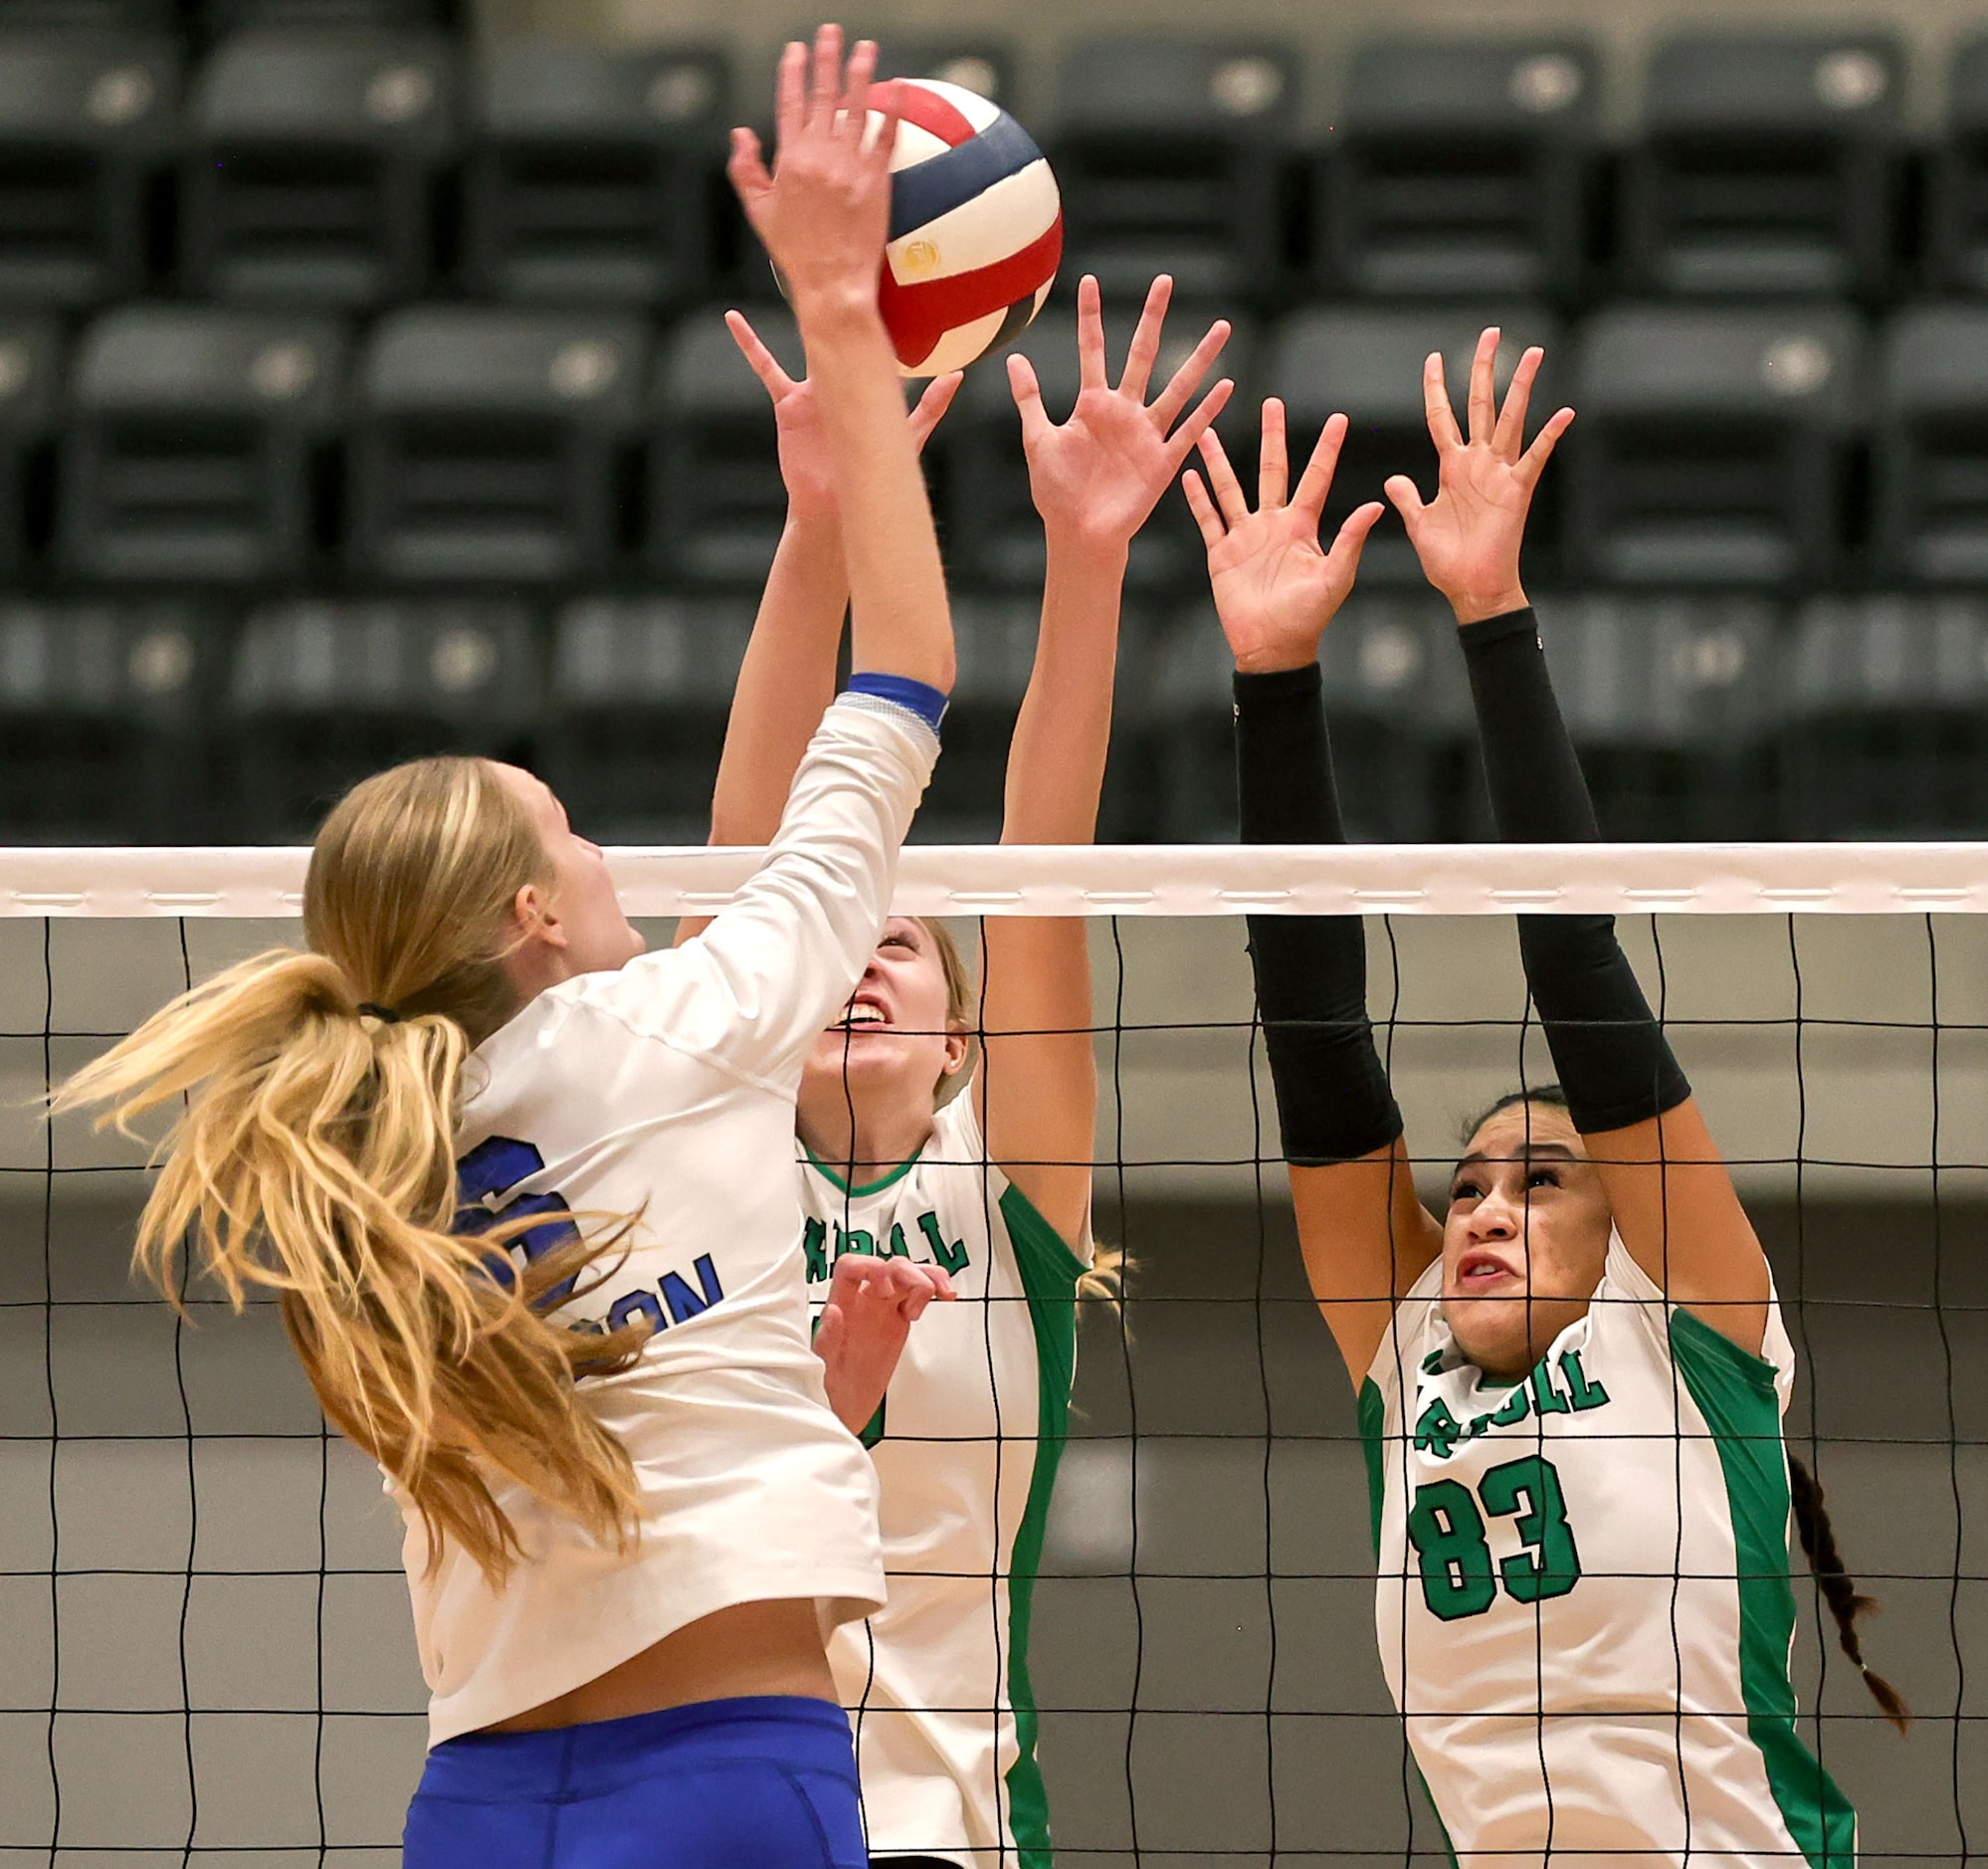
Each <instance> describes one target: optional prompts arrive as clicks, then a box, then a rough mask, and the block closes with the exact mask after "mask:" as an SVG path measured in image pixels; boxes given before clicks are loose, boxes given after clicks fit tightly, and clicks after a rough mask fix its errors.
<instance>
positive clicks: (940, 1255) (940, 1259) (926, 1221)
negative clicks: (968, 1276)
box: [918, 1208, 966, 1278]
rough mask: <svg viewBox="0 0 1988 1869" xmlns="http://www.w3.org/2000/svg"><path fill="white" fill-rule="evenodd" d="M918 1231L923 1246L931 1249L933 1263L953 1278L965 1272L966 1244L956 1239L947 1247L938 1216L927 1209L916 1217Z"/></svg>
mask: <svg viewBox="0 0 1988 1869" xmlns="http://www.w3.org/2000/svg"><path fill="white" fill-rule="evenodd" d="M918 1231H919V1232H920V1233H922V1234H923V1235H924V1236H925V1244H926V1245H927V1246H929V1247H930V1248H931V1249H932V1259H933V1261H934V1263H936V1264H938V1265H941V1266H943V1267H944V1268H945V1270H946V1271H947V1273H948V1274H950V1275H951V1276H952V1277H954V1278H957V1277H958V1276H959V1274H960V1273H962V1272H964V1271H965V1270H966V1242H965V1241H964V1240H963V1239H956V1240H954V1241H953V1242H952V1244H951V1245H950V1246H948V1245H947V1244H946V1243H945V1234H944V1233H943V1232H942V1231H940V1229H939V1221H938V1215H937V1214H935V1213H933V1212H932V1211H931V1210H930V1209H929V1208H928V1209H927V1210H926V1211H925V1212H923V1213H921V1214H919V1215H918Z"/></svg>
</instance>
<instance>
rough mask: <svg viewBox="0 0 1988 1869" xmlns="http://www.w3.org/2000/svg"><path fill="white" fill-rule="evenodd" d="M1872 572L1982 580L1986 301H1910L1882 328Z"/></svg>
mask: <svg viewBox="0 0 1988 1869" xmlns="http://www.w3.org/2000/svg"><path fill="white" fill-rule="evenodd" d="M1878 377H1879V391H1878V411H1877V447H1876V465H1877V486H1878V500H1877V527H1876V534H1877V535H1876V540H1875V543H1876V551H1877V559H1878V574H1879V575H1880V576H1881V577H1884V578H1896V579H1900V580H1903V581H1906V582H1910V583H1919V584H1979V583H1981V582H1982V581H1983V579H1984V578H1988V307H1980V306H1969V305H1926V306H1914V307H1911V308H1909V309H1908V310H1906V311H1901V312H1899V313H1898V314H1897V315H1896V316H1895V317H1894V318H1893V319H1892V320H1891V321H1890V323H1889V325H1888V326H1887V327H1886V329H1885V330H1884V332H1883V333H1882V344H1881V353H1880V357H1879V365H1878Z"/></svg>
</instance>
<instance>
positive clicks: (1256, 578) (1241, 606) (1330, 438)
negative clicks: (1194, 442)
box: [1182, 396, 1387, 675]
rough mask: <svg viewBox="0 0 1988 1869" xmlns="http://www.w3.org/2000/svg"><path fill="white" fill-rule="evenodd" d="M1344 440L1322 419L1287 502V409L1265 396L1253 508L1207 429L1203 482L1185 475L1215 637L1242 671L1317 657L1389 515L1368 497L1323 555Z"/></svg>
mask: <svg viewBox="0 0 1988 1869" xmlns="http://www.w3.org/2000/svg"><path fill="white" fill-rule="evenodd" d="M1345 440H1346V418H1345V417H1344V416H1343V415H1335V416H1332V417H1330V418H1329V419H1328V420H1327V421H1326V424H1325V428H1324V431H1323V432H1322V433H1321V434H1320V435H1319V437H1318V444H1317V446H1316V447H1314V448H1313V449H1312V451H1311V459H1310V460H1309V461H1308V462H1306V463H1305V467H1304V473H1303V476H1302V477H1301V478H1300V479H1299V481H1298V483H1297V492H1296V494H1295V495H1294V496H1293V497H1292V499H1291V501H1290V502H1289V504H1287V503H1286V499H1285V492H1286V488H1287V487H1288V485H1289V483H1290V478H1291V470H1290V456H1289V445H1288V443H1287V440H1286V436H1285V411H1284V404H1283V403H1282V402H1280V401H1279V400H1278V399H1277V398H1276V397H1275V396H1273V397H1272V398H1271V399H1270V400H1269V401H1268V402H1266V403H1265V404H1264V427H1263V443H1262V448H1261V452H1260V456H1259V460H1258V468H1257V510H1256V512H1254V513H1252V512H1251V511H1250V503H1249V500H1248V499H1247V497H1246V496H1245V495H1244V493H1243V489H1242V486H1241V484H1240V483H1239V482H1238V481H1237V479H1236V470H1235V469H1234V468H1232V467H1231V466H1230V465H1229V457H1228V455H1227V453H1226V452H1224V450H1223V447H1222V439H1221V437H1220V436H1219V435H1217V434H1216V433H1215V431H1214V430H1213V429H1210V430H1209V431H1208V432H1207V434H1205V435H1203V436H1202V438H1201V461H1202V465H1203V467H1204V468H1205V469H1206V470H1207V474H1208V480H1207V483H1206V485H1204V484H1203V482H1202V478H1201V476H1200V475H1199V474H1197V473H1196V472H1195V471H1194V470H1193V469H1192V468H1189V469H1188V471H1187V473H1186V475H1185V476H1184V477H1183V480H1182V485H1183V486H1184V487H1185V489H1186V491H1187V504H1188V505H1189V506H1190V507H1191V508H1193V510H1194V519H1195V523H1196V524H1198V525H1199V526H1200V527H1201V540H1202V543H1203V544H1205V545H1206V546H1207V547H1208V581H1209V583H1210V584H1211V585H1213V586H1214V591H1215V610H1216V614H1217V615H1218V616H1220V618H1221V619H1222V633H1223V635H1225V636H1226V637H1228V639H1229V648H1230V651H1231V652H1232V653H1233V654H1234V656H1235V658H1236V667H1237V668H1238V669H1240V670H1241V671H1242V672H1243V673H1244V674H1246V675H1262V674H1266V673H1268V672H1269V671H1271V670H1274V669H1295V668H1301V667H1302V666H1303V665H1304V664H1305V663H1307V662H1313V661H1316V660H1317V657H1318V639H1319V637H1321V636H1322V635H1323V634H1324V633H1325V626H1326V624H1328V623H1329V622H1331V620H1332V618H1333V617H1334V616H1335V615H1336V614H1337V612H1338V609H1339V606H1340V605H1341V604H1342V603H1344V602H1345V601H1346V596H1347V593H1348V592H1349V591H1351V589H1352V588H1353V578H1354V576H1355V574H1356V573H1357V572H1358V570H1359V568H1360V553H1361V551H1362V550H1363V549H1365V546H1366V542H1367V534H1368V533H1369V532H1370V531H1372V530H1373V528H1374V522H1375V520H1377V519H1379V518H1380V516H1381V515H1382V514H1383V513H1385V512H1386V511H1387V509H1386V508H1385V507H1383V506H1382V505H1381V503H1380V502H1379V501H1378V500H1373V501H1369V502H1368V503H1367V504H1366V505H1365V506H1363V507H1360V508H1358V509H1357V510H1355V511H1354V512H1352V513H1350V514H1348V515H1347V517H1346V521H1345V523H1344V524H1343V525H1341V526H1340V527H1339V532H1338V536H1337V537H1336V538H1334V539H1333V540H1332V548H1331V550H1329V551H1327V550H1326V549H1325V548H1324V547H1323V546H1321V545H1320V544H1319V542H1318V527H1319V524H1320V522H1321V521H1322V520H1323V519H1324V517H1325V501H1326V497H1327V496H1328V495H1329V494H1330V493H1331V491H1332V476H1333V474H1334V473H1335V472H1336V471H1337V469H1338V466H1339V450H1340V448H1341V447H1343V446H1344V445H1345ZM1211 488H1212V489H1213V493H1212V495H1211V493H1210V489H1211Z"/></svg>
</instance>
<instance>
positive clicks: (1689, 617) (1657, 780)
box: [1539, 595, 1784, 843]
mask: <svg viewBox="0 0 1988 1869" xmlns="http://www.w3.org/2000/svg"><path fill="white" fill-rule="evenodd" d="M1777 622H1778V618H1777V615H1776V612H1775V609H1774V607H1773V606H1772V605H1771V604H1769V603H1767V602H1765V601H1763V600H1761V599H1759V598H1748V597H1627V596H1607V595H1589V596H1584V597H1578V598H1569V597H1559V598H1551V599H1546V600H1543V601H1542V602H1541V604H1540V607H1539V633H1540V638H1541V640H1542V641H1543V642H1544V644H1545V646H1546V656H1547V660H1548V662H1549V663H1550V665H1551V667H1552V670H1553V687H1554V690H1555V692H1556V693H1557V694H1558V695H1559V698H1560V708H1561V712H1562V713H1563V714H1564V715H1565V717H1566V722H1567V730H1568V732H1569V733H1570V734H1571V735H1572V736H1573V739H1574V743H1575V745H1576V746H1577V747H1578V748H1579V750H1580V755H1581V764H1582V766H1583V768H1584V769H1585V770H1586V772H1587V777H1588V785H1589V788H1590V789H1591V790H1592V792H1593V793H1594V799H1595V812H1596V815H1597V817H1598V818H1599V819H1600V821H1601V832H1602V835H1603V836H1604V837H1605V838H1609V839H1612V840H1617V841H1623V842H1632V843H1634V842H1645V841H1652V840H1661V839H1666V838H1680V839H1686V840H1692V841H1700V842H1702V841H1717V840H1731V839H1734V838H1747V837H1765V836H1770V835H1772V834H1773V831H1774V828H1775V825H1774V811H1773V796H1772V762H1771V756H1770V741H1771V737H1772V734H1773V733H1774V731H1775V729H1776V727H1778V725H1779V710H1780V703H1781V699H1782V691H1783V679H1784V671H1783V667H1782V661H1781V647H1782V645H1781V640H1780V636H1779V633H1778V630H1777Z"/></svg>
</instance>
